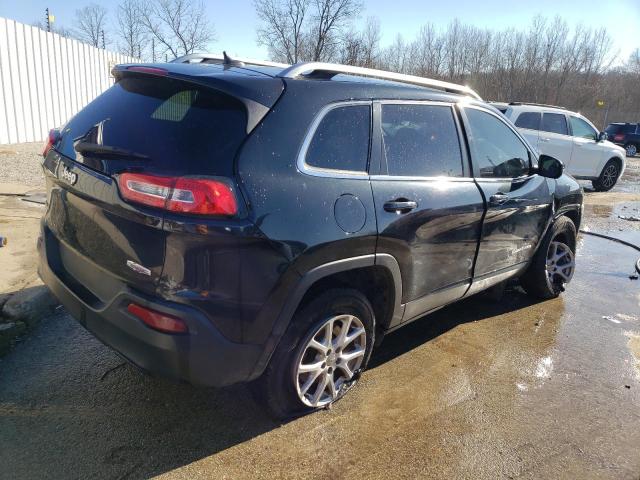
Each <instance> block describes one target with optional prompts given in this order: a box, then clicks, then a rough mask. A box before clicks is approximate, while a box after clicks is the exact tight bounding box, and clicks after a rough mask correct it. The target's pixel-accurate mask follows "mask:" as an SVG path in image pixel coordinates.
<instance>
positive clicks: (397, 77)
mask: <svg viewBox="0 0 640 480" xmlns="http://www.w3.org/2000/svg"><path fill="white" fill-rule="evenodd" d="M314 73H315V74H320V75H322V76H323V77H324V78H327V76H329V77H331V76H333V75H338V74H341V73H342V74H346V75H355V76H359V77H370V78H379V79H382V80H391V81H394V82H399V83H408V84H411V85H417V86H421V87H429V88H435V89H438V90H444V91H445V92H450V93H458V94H463V95H468V96H470V97H473V98H475V99H477V100H482V98H481V97H480V95H478V94H477V93H476V92H475V91H474V90H472V89H471V88H469V87H467V86H466V85H458V84H455V83H449V82H443V81H441V80H433V79H430V78H424V77H417V76H414V75H405V74H402V73H394V72H388V71H385V70H375V69H373V68H364V67H354V66H351V65H339V64H335V63H323V62H302V63H296V64H295V65H292V66H290V67H288V68H286V69H285V70H283V71H282V72H280V73H279V74H278V76H279V77H283V78H299V77H301V76H307V77H309V76H310V75H312V74H314ZM327 74H329V75H327Z"/></svg>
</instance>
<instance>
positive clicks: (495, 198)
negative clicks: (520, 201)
mask: <svg viewBox="0 0 640 480" xmlns="http://www.w3.org/2000/svg"><path fill="white" fill-rule="evenodd" d="M509 200H510V198H509V195H505V194H504V193H500V192H498V193H495V194H493V195H491V196H490V197H489V205H491V206H493V207H496V206H498V205H502V204H504V203H507V202H508V201H509Z"/></svg>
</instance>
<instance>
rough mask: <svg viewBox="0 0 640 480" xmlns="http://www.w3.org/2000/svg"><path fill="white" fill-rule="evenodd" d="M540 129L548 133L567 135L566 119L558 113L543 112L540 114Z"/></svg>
mask: <svg viewBox="0 0 640 480" xmlns="http://www.w3.org/2000/svg"><path fill="white" fill-rule="evenodd" d="M540 130H542V131H544V132H550V133H559V134H561V135H569V129H568V128H567V119H566V118H565V116H564V115H562V114H560V113H545V114H544V115H542V126H541V127H540Z"/></svg>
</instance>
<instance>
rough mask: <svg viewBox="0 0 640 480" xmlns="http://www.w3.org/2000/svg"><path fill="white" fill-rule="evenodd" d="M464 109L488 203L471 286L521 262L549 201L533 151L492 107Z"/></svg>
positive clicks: (528, 254)
mask: <svg viewBox="0 0 640 480" xmlns="http://www.w3.org/2000/svg"><path fill="white" fill-rule="evenodd" d="M463 110H464V118H465V125H466V130H467V137H468V139H469V146H470V150H471V161H472V164H473V171H474V176H475V178H476V181H477V183H478V185H479V186H480V188H481V189H482V192H483V194H484V197H485V200H486V202H487V214H486V216H485V218H484V221H483V224H482V237H481V240H480V247H479V250H478V257H477V260H476V265H475V269H474V289H475V287H476V285H477V286H486V285H487V282H486V281H487V280H491V278H494V279H501V278H502V277H504V278H506V277H508V276H509V275H511V274H513V273H514V271H516V270H518V269H519V268H522V267H523V266H526V264H527V262H528V261H529V260H530V259H531V257H532V255H533V253H534V250H535V247H536V245H537V244H538V242H539V241H540V235H541V234H542V232H543V231H544V229H545V226H546V223H547V221H548V220H549V217H550V214H551V203H550V195H549V187H548V183H547V179H546V178H543V177H541V176H539V175H530V170H531V159H532V158H533V153H532V152H531V151H529V149H528V148H527V147H526V145H525V142H523V141H522V139H521V137H520V136H519V134H518V133H516V131H515V130H514V129H513V128H512V127H511V126H509V125H508V124H507V123H506V122H505V121H504V120H503V119H502V118H500V117H499V116H498V115H496V114H494V113H493V112H490V111H488V110H485V109H483V108H481V107H472V106H467V107H464V108H463ZM483 282H484V283H483ZM489 283H495V282H489ZM472 291H473V289H472Z"/></svg>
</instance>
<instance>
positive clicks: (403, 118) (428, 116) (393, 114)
mask: <svg viewBox="0 0 640 480" xmlns="http://www.w3.org/2000/svg"><path fill="white" fill-rule="evenodd" d="M382 137H383V141H384V153H385V155H386V158H387V167H388V170H389V175H398V176H418V177H438V176H445V177H461V176H462V154H461V152H460V141H459V139H458V131H457V129H456V124H455V120H454V117H453V111H452V109H451V107H449V106H444V105H411V104H398V105H393V104H383V105H382Z"/></svg>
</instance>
